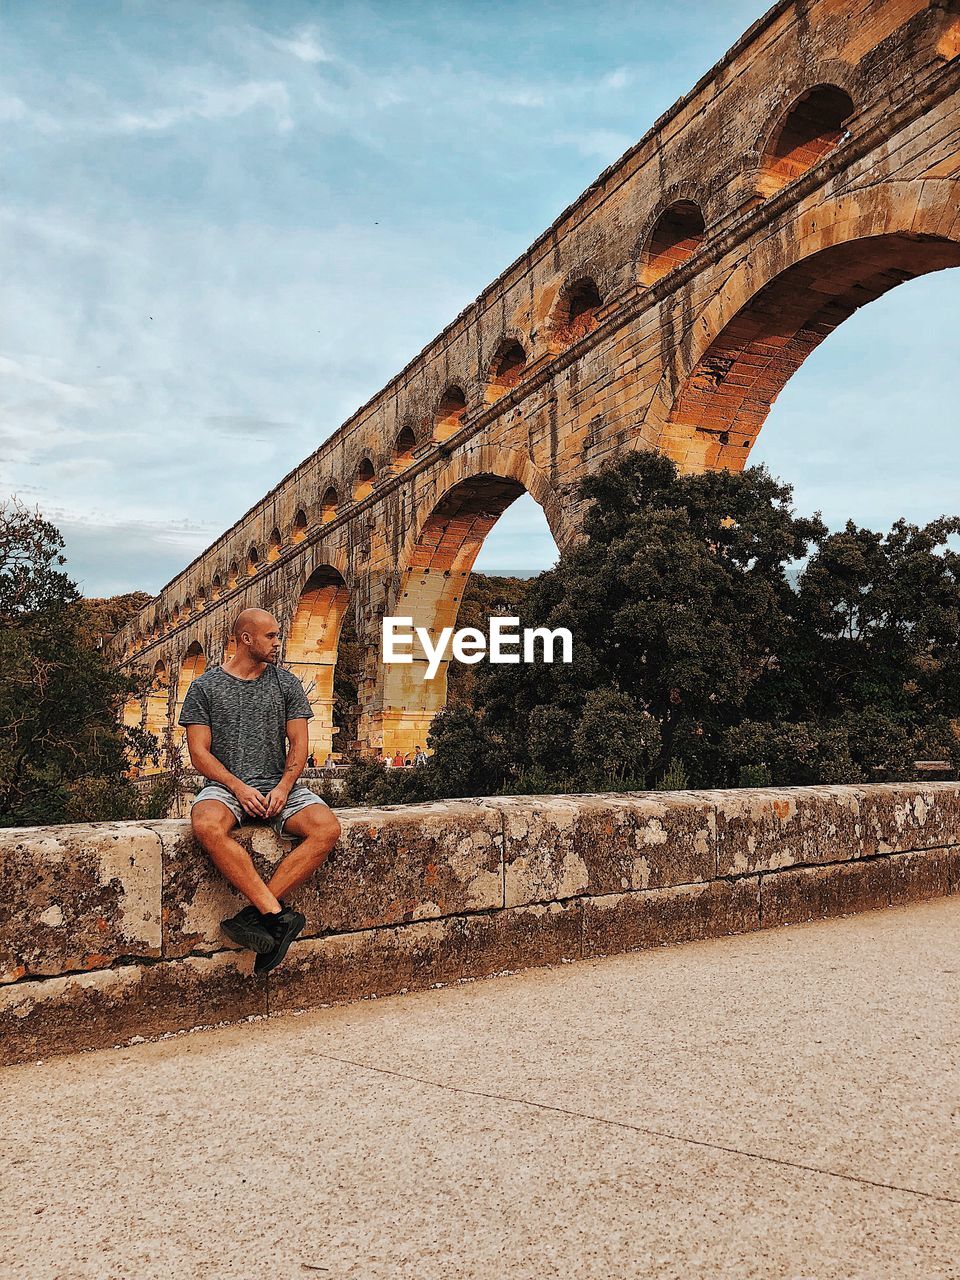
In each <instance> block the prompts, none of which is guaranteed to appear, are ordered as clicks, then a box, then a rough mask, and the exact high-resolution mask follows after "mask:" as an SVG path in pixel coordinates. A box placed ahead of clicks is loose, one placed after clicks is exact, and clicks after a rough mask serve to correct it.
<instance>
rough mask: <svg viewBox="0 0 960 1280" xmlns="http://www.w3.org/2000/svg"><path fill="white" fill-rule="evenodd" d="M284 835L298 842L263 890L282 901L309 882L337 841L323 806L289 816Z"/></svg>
mask: <svg viewBox="0 0 960 1280" xmlns="http://www.w3.org/2000/svg"><path fill="white" fill-rule="evenodd" d="M283 830H284V833H285V834H286V833H289V834H290V835H295V836H301V837H302V839H301V841H300V843H299V844H298V845H297V847H296V848H295V849H293V850H292V851H291V852H290V853H288V854H287V856H286V857H285V858H284V860H283V861H282V862H281V863H280V865H279V866H278V867H277V869H276V871H274V873H273V876H272V877H271V879H270V881H269V883H268V884H267V886H266V887H267V889H268V890H269V892H270V893H273V894H276V896H277V897H278V898H282V897H283V896H284V894H286V893H291V892H292V891H293V890H294V889H296V888H297V886H298V885H301V884H303V882H304V881H305V880H309V879H310V877H311V876H312V875H313V873H314V872H315V871H316V870H317V868H318V867H319V866H320V865H321V864H322V863H324V862H325V861H326V859H327V855H328V854H329V853H330V850H331V849H332V848H333V846H334V845H335V844H336V843H337V841H338V840H339V838H340V823H339V822H338V821H337V819H336V816H335V815H334V814H333V813H332V812H331V810H330V809H328V808H327V806H326V805H325V804H308V805H306V806H305V807H304V808H303V809H298V810H297V812H296V813H294V814H291V816H290V817H289V818H287V820H286V822H285V823H284V824H283Z"/></svg>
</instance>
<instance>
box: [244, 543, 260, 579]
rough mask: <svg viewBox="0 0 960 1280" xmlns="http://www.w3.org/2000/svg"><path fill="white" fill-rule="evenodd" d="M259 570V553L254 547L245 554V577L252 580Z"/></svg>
mask: <svg viewBox="0 0 960 1280" xmlns="http://www.w3.org/2000/svg"><path fill="white" fill-rule="evenodd" d="M259 568H260V552H259V551H258V550H257V548H256V547H254V546H251V548H250V550H249V551H248V552H247V576H248V577H250V578H252V577H253V575H254V574H255V573H256V572H257V570H258V569H259Z"/></svg>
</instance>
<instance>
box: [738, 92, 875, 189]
mask: <svg viewBox="0 0 960 1280" xmlns="http://www.w3.org/2000/svg"><path fill="white" fill-rule="evenodd" d="M853 111H854V105H853V99H852V98H851V97H850V95H849V93H847V92H846V90H844V89H838V88H837V86H836V85H833V84H823V85H818V86H817V88H815V89H808V90H807V92H806V93H804V94H803V95H802V96H801V97H800V98H798V99H797V101H796V102H795V103H794V104H793V106H792V107H791V108H790V110H789V111H788V112H787V114H786V116H785V117H784V119H783V121H782V123H781V124H780V126H779V127H778V128H777V130H776V132H775V133H774V135H773V138H772V139H771V142H770V145H769V146H768V147H767V150H766V153H765V154H764V157H763V160H762V162H761V166H760V181H759V190H760V195H761V196H764V197H767V196H771V195H773V194H774V192H776V191H779V190H780V189H781V187H785V186H786V185H787V183H788V182H793V180H794V178H799V177H800V175H801V174H803V173H806V172H807V170H808V169H812V168H813V166H814V165H815V164H816V163H817V161H818V160H822V159H823V157H824V156H825V155H826V154H827V153H828V152H829V151H832V150H833V148H834V147H835V146H836V145H837V144H838V143H839V142H842V141H843V140H844V139H845V138H846V137H849V133H848V132H847V130H846V128H845V127H844V126H845V122H846V121H847V120H848V119H849V118H850V116H852V115H853Z"/></svg>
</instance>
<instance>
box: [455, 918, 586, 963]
mask: <svg viewBox="0 0 960 1280" xmlns="http://www.w3.org/2000/svg"><path fill="white" fill-rule="evenodd" d="M582 930H583V909H582V900H581V899H573V900H568V901H567V902H563V903H560V902H545V903H538V904H534V905H531V906H522V907H508V908H507V909H506V910H505V911H493V912H484V913H483V914H481V915H470V916H465V917H464V919H463V934H464V947H465V953H464V961H463V971H464V976H469V977H481V976H483V975H484V974H489V973H498V972H499V971H501V970H503V969H526V968H530V967H531V966H534V965H540V964H559V963H560V962H561V961H562V960H579V959H580V955H581V935H582Z"/></svg>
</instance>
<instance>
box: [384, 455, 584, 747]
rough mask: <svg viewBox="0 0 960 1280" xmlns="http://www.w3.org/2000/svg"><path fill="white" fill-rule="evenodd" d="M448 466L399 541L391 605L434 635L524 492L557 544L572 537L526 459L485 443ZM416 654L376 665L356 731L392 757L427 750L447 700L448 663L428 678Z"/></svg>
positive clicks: (452, 620) (417, 650)
mask: <svg viewBox="0 0 960 1280" xmlns="http://www.w3.org/2000/svg"><path fill="white" fill-rule="evenodd" d="M451 463H452V464H453V465H451V466H450V467H448V468H446V469H445V471H444V473H443V475H442V477H441V479H440V483H439V484H438V486H437V492H438V495H439V496H438V497H437V498H436V500H435V501H434V502H433V503H432V505H431V508H430V510H429V511H428V512H427V513H426V515H425V516H424V518H423V519H422V520H421V521H420V523H419V524H418V525H417V527H416V528H415V529H414V530H413V531H411V533H410V534H409V535H408V537H407V539H406V542H405V543H404V547H403V550H402V552H401V555H400V558H399V570H400V573H399V583H398V585H397V587H396V588H395V591H394V592H393V593H392V594H391V606H390V609H389V613H390V614H391V615H393V616H397V617H411V618H413V625H414V626H415V627H417V626H419V627H425V628H426V629H427V630H428V631H429V632H430V633H431V635H433V636H434V637H436V636H438V635H439V633H440V631H441V629H442V628H443V627H454V628H455V627H456V624H457V614H458V612H459V608H460V601H461V599H462V597H463V591H464V588H465V586H466V583H467V580H468V579H469V577H470V573H471V571H472V569H473V565H474V562H475V561H476V558H477V555H478V554H479V552H480V548H481V547H482V546H483V542H484V539H485V538H486V536H487V534H488V533H489V532H490V530H491V529H492V528H493V526H494V525H495V524H496V522H497V520H499V518H500V516H501V515H502V514H503V513H504V511H506V509H507V508H508V507H509V506H510V505H511V504H512V503H513V502H514V501H516V499H517V498H519V497H520V495H521V494H522V493H525V492H526V493H529V494H530V495H531V496H532V497H533V498H534V499H535V500H536V501H537V502H538V503H539V504H540V506H541V507H542V508H543V511H544V515H545V516H546V518H547V523H548V525H549V527H550V531H551V533H552V534H553V537H554V541H555V542H556V543H557V545H558V547H561V546H563V545H564V544H565V543H566V542H567V541H569V535H568V534H566V533H565V531H564V520H563V515H562V511H561V507H560V501H559V499H558V497H557V495H556V493H555V492H554V491H553V489H552V488H551V486H550V484H549V481H548V480H547V478H546V476H544V474H543V473H542V472H541V471H539V470H538V468H536V467H535V466H534V464H533V463H532V462H531V461H530V460H529V459H528V458H525V457H523V456H522V455H520V454H519V453H517V452H516V451H515V450H509V449H505V450H501V449H497V448H496V447H495V446H492V445H486V446H484V447H483V448H481V449H479V450H478V451H477V454H476V455H475V456H470V455H467V456H466V457H462V458H458V459H456V460H453V459H452V460H451ZM413 654H414V661H413V663H410V664H406V663H403V664H401V663H392V664H389V665H387V664H383V665H382V666H381V670H380V688H379V690H378V696H377V703H378V706H377V709H376V711H375V712H374V713H373V714H372V717H371V718H372V721H373V723H372V724H368V725H367V726H366V733H365V734H364V733H361V736H362V737H364V736H365V737H366V740H367V741H368V742H371V743H373V744H375V745H376V746H377V747H378V749H379V750H381V751H382V752H384V753H387V754H390V755H393V754H394V753H395V752H396V751H400V752H402V753H403V754H406V753H408V752H412V751H413V749H414V747H415V746H417V745H420V746H423V747H426V745H427V740H426V735H427V731H428V729H429V727H430V722H431V721H432V720H433V717H434V716H435V715H436V714H437V712H439V711H440V710H442V709H443V707H444V705H445V703H446V692H447V662H446V661H445V662H443V663H442V664H441V666H440V668H439V670H438V671H437V674H436V675H435V676H434V677H433V679H432V680H425V679H424V678H423V675H424V669H425V667H426V664H427V659H426V657H425V656H424V654H423V650H422V648H421V647H420V645H419V644H418V643H417V642H416V641H415V642H414V645H413Z"/></svg>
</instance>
